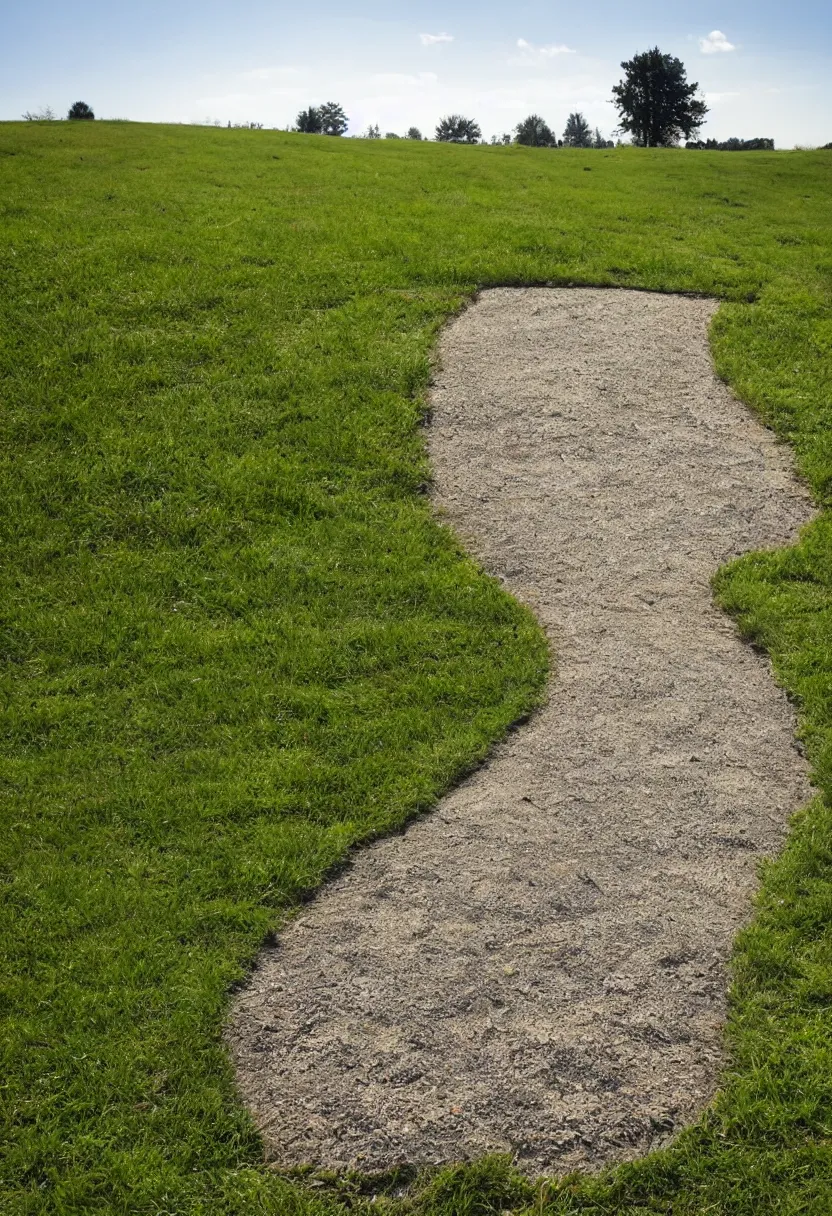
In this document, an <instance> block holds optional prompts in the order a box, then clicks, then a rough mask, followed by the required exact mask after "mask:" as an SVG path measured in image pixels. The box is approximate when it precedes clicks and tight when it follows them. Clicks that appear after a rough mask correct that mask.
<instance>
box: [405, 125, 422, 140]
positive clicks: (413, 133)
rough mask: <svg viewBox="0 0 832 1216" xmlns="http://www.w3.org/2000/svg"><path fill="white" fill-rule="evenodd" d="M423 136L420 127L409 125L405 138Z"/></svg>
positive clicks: (419, 137)
mask: <svg viewBox="0 0 832 1216" xmlns="http://www.w3.org/2000/svg"><path fill="white" fill-rule="evenodd" d="M421 138H422V132H421V131H420V130H419V128H418V127H408V128H407V135H405V139H421Z"/></svg>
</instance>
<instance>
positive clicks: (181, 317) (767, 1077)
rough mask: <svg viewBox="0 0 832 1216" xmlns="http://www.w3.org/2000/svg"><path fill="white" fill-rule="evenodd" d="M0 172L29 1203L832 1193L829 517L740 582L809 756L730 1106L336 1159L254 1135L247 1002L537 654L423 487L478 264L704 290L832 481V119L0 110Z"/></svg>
mask: <svg viewBox="0 0 832 1216" xmlns="http://www.w3.org/2000/svg"><path fill="white" fill-rule="evenodd" d="M0 185H1V186H2V189H0V220H2V230H3V240H2V244H1V245H0V259H1V260H2V266H0V271H1V272H2V284H3V289H2V292H0V308H2V315H3V319H2V328H0V342H1V343H2V354H1V355H0V359H2V363H0V368H1V370H0V375H2V414H3V443H2V447H1V448H0V459H2V460H3V465H4V467H3V476H2V478H1V479H0V490H2V496H3V500H2V506H1V507H0V519H2V528H3V537H2V580H3V588H2V610H3V619H2V639H3V643H2V644H3V677H2V679H3V711H4V750H3V760H2V772H3V780H4V812H3V814H4V819H3V831H2V835H1V836H0V850H1V851H2V860H0V892H2V939H0V940H2V951H3V955H2V985H3V987H2V1010H3V1016H4V1018H5V1025H4V1033H3V1036H2V1043H3V1053H4V1054H3V1061H2V1070H0V1084H2V1090H0V1093H2V1101H3V1118H4V1140H3V1145H4V1149H3V1152H4V1155H3V1165H2V1182H0V1208H2V1211H3V1213H4V1214H5V1213H9V1214H10V1216H12V1214H13V1216H23V1214H24V1213H25V1214H26V1216H30V1214H32V1213H37V1214H38V1216H40V1214H41V1213H43V1214H48V1216H69V1214H76V1213H79V1214H80V1213H104V1212H106V1213H114V1214H116V1213H118V1214H127V1213H130V1214H134V1213H142V1214H144V1213H148V1214H150V1213H154V1214H171V1216H172V1214H177V1216H179V1214H185V1213H187V1214H188V1216H196V1214H203V1213H204V1214H206V1216H207V1214H209V1213H210V1216H251V1214H254V1213H261V1214H270V1216H283V1214H284V1213H285V1214H286V1216H324V1214H330V1216H334V1214H335V1213H342V1212H346V1211H358V1212H365V1211H366V1212H370V1211H374V1212H378V1211H379V1210H385V1211H389V1212H391V1213H394V1214H396V1216H398V1214H401V1216H404V1213H418V1214H419V1216H489V1214H491V1213H499V1212H501V1211H503V1210H508V1211H516V1212H520V1211H523V1212H528V1213H530V1214H531V1213H537V1214H538V1216H543V1214H544V1213H545V1214H546V1216H555V1214H558V1213H574V1212H592V1213H631V1214H635V1213H648V1212H650V1213H653V1212H666V1213H674V1214H678V1216H681V1214H684V1213H694V1212H695V1213H705V1212H714V1213H725V1214H729V1213H730V1214H731V1216H741V1214H742V1216H745V1214H748V1216H751V1214H752V1213H753V1214H754V1216H759V1214H760V1213H775V1212H776V1213H778V1214H779V1213H785V1214H788V1216H791V1214H793V1213H794V1214H797V1213H807V1212H812V1213H814V1212H817V1213H828V1212H829V1211H830V1210H831V1209H832V931H831V930H830V924H832V811H830V802H831V801H832V800H831V799H830V795H831V794H832V730H831V729H830V724H831V720H832V556H830V555H831V554H832V543H830V542H832V536H830V523H829V518H828V516H823V517H821V518H820V519H819V520H818V521H817V522H816V523H815V524H813V525H812V526H811V527H810V528H809V529H808V530H807V531H806V533H805V536H804V538H803V540H802V542H801V544H800V545H799V546H797V547H796V548H794V549H791V550H788V551H783V552H780V553H776V554H773V555H767V556H761V557H760V556H758V557H749V558H746V559H744V560H742V561H740V562H738V563H735V564H734V565H733V566H732V567H731V568H729V569H728V570H726V571H723V572H721V573H720V575H719V576H718V579H717V584H716V585H717V593H718V595H719V596H720V598H721V600H722V602H723V603H724V604H725V605H726V606H727V607H728V608H729V609H730V610H731V611H732V612H733V613H735V614H736V616H737V618H738V620H739V621H740V623H741V626H742V628H743V629H744V630H745V631H746V632H747V633H748V635H749V636H750V637H752V638H753V639H754V640H755V641H756V642H757V643H758V644H759V645H761V646H764V647H766V648H767V649H768V650H769V651H770V653H771V654H772V656H773V659H774V662H775V665H776V668H777V671H778V673H779V676H780V678H781V679H782V680H783V682H784V684H785V685H786V686H787V687H788V688H789V689H790V690H791V692H792V693H793V694H794V695H795V696H796V697H798V698H799V699H800V702H801V704H802V707H803V715H804V716H803V730H804V735H805V739H806V744H807V747H808V749H809V752H810V755H811V759H812V763H813V765H814V771H815V773H816V776H817V781H818V783H819V785H820V786H821V789H822V791H823V797H822V798H819V799H818V800H817V801H816V803H815V804H814V805H813V806H812V807H811V808H810V809H809V810H808V811H807V812H806V813H804V814H803V815H802V816H800V817H799V819H798V821H797V822H796V824H795V828H794V832H793V835H792V839H791V843H790V846H789V848H788V849H787V851H786V853H785V855H784V856H783V858H782V859H781V860H779V861H778V862H776V863H775V864H773V865H770V866H769V867H767V869H766V871H765V875H764V887H763V892H762V895H761V898H760V906H759V910H758V914H757V917H756V920H755V922H754V925H753V926H752V927H751V928H750V929H749V930H748V931H746V932H745V933H744V934H743V935H742V938H741V940H740V941H739V943H738V945H737V950H736V983H735V991H734V997H733V1015H732V1023H731V1027H730V1047H731V1051H732V1066H731V1069H730V1071H729V1073H728V1075H727V1076H726V1079H725V1087H724V1091H723V1092H722V1094H721V1095H720V1097H719V1099H718V1101H717V1102H716V1104H715V1106H714V1108H713V1109H712V1111H710V1112H709V1113H708V1114H707V1115H706V1116H705V1117H704V1118H703V1120H702V1122H701V1123H700V1125H698V1126H697V1127H696V1128H693V1129H691V1130H690V1131H689V1132H688V1133H686V1134H684V1135H683V1136H682V1137H681V1138H680V1140H679V1141H678V1142H677V1144H676V1145H675V1146H674V1147H673V1148H671V1149H670V1150H668V1151H666V1152H664V1153H661V1154H656V1155H654V1156H652V1157H649V1158H647V1159H646V1160H644V1161H642V1162H639V1163H637V1164H635V1165H633V1166H630V1167H627V1168H624V1169H621V1170H618V1171H616V1172H613V1173H612V1174H610V1175H608V1176H606V1177H604V1178H603V1179H601V1180H592V1179H570V1180H566V1181H564V1182H562V1183H560V1184H558V1183H555V1182H550V1183H548V1184H545V1185H543V1184H541V1185H540V1186H538V1187H531V1186H530V1185H528V1184H526V1183H524V1182H523V1181H522V1180H520V1179H518V1178H517V1177H516V1176H515V1175H514V1174H513V1173H512V1171H511V1170H510V1168H509V1167H508V1166H507V1164H506V1163H505V1162H503V1161H499V1160H496V1161H488V1160H486V1161H483V1162H480V1163H477V1164H475V1165H473V1166H470V1167H463V1168H456V1169H452V1170H447V1171H444V1172H443V1173H442V1174H440V1175H439V1176H436V1177H433V1178H424V1179H421V1180H418V1181H417V1182H416V1183H414V1184H412V1185H411V1186H410V1187H409V1188H408V1189H406V1190H405V1191H404V1193H401V1185H400V1184H401V1183H402V1180H401V1179H398V1180H397V1179H395V1178H393V1179H392V1180H388V1183H387V1184H384V1185H383V1184H382V1182H381V1181H378V1182H375V1183H367V1182H366V1181H362V1180H361V1179H347V1180H345V1181H342V1182H341V1183H339V1184H337V1185H336V1186H334V1187H332V1188H326V1187H317V1188H312V1189H309V1188H307V1187H306V1186H304V1185H303V1183H302V1182H301V1181H298V1180H293V1179H291V1178H281V1177H278V1176H277V1175H275V1174H273V1173H271V1172H269V1171H268V1170H266V1169H265V1168H264V1167H263V1166H262V1164H261V1146H260V1144H259V1141H258V1139H257V1136H256V1135H255V1133H254V1131H253V1129H252V1127H251V1125H250V1123H249V1120H248V1118H247V1116H246V1115H245V1113H244V1112H243V1111H242V1110H241V1108H240V1107H239V1105H238V1103H237V1101H236V1099H235V1096H234V1092H233V1087H232V1082H231V1076H230V1071H229V1066H228V1063H227V1060H226V1058H225V1055H224V1052H223V1050H222V1045H221V1038H220V1034H221V1026H222V1021H223V1017H224V1011H225V1009H226V1007H227V1000H228V992H229V988H230V987H231V986H232V985H233V984H234V983H235V982H237V981H238V980H239V979H240V978H241V977H242V976H243V975H244V973H245V968H246V966H247V965H248V964H249V962H250V960H251V959H252V957H253V955H254V953H255V952H256V950H257V947H258V945H259V943H260V942H261V941H262V940H263V938H264V936H266V935H267V934H268V933H269V932H270V931H273V930H274V929H275V927H276V926H277V925H278V924H279V922H280V918H281V916H283V915H285V914H286V913H287V911H288V910H290V909H291V908H292V907H293V906H295V905H296V904H297V902H298V900H299V899H301V898H302V897H303V896H304V895H305V894H306V893H308V892H310V891H312V890H313V889H314V888H315V887H316V886H317V885H318V884H319V883H320V882H321V880H322V879H323V877H324V876H325V874H326V873H327V871H328V870H329V869H331V868H332V867H333V866H335V865H337V864H338V863H339V861H341V860H342V859H343V858H344V856H345V854H346V852H347V850H348V849H349V848H350V847H351V846H352V845H354V844H356V843H357V842H359V841H361V840H365V839H367V838H368V837H370V836H371V835H372V834H374V833H378V832H381V831H386V830H389V829H390V828H392V827H394V826H395V825H397V824H400V823H402V822H403V821H404V820H405V818H406V817H407V816H409V815H412V814H414V813H416V812H418V811H419V810H420V809H424V808H428V807H430V806H431V804H432V803H433V802H434V800H435V799H436V797H437V795H438V794H439V793H440V791H442V790H443V789H444V788H446V787H447V786H448V784H449V783H450V782H452V781H454V780H455V779H457V778H458V777H459V776H460V775H461V774H463V773H464V772H465V771H466V769H468V768H469V767H470V766H471V765H472V764H473V763H475V762H476V761H477V760H478V759H479V758H480V757H482V756H483V754H484V753H485V751H486V750H487V748H488V746H489V744H490V743H491V742H492V741H493V740H494V739H495V738H496V737H498V736H499V734H500V733H501V732H502V731H504V730H505V729H506V727H507V726H508V725H509V724H510V723H511V722H512V721H514V720H516V719H518V718H519V717H520V716H521V715H522V714H523V713H524V712H526V711H527V710H528V709H529V708H530V707H531V706H533V705H534V703H535V701H536V699H537V698H538V697H539V696H540V694H541V689H542V686H543V683H544V680H545V674H546V670H547V662H548V656H547V653H546V647H545V643H544V639H543V638H542V636H541V634H540V631H539V629H538V628H537V626H536V624H535V623H534V621H533V620H532V619H531V618H530V617H529V616H528V614H527V613H526V612H525V611H524V610H523V609H521V608H520V607H519V606H518V605H517V604H515V603H514V602H513V601H512V600H511V599H509V598H508V597H507V596H506V595H505V594H504V593H503V592H502V591H501V590H500V588H499V587H498V586H497V585H496V584H495V583H494V582H492V581H491V580H490V579H488V578H487V577H486V576H485V575H484V574H483V572H482V571H481V570H479V569H478V567H477V566H476V564H475V563H473V562H472V561H471V560H470V559H469V558H468V557H466V555H465V554H464V553H463V552H462V551H461V550H460V547H459V545H458V544H457V542H456V541H455V539H454V537H453V536H452V535H451V534H450V533H449V531H448V530H447V529H446V528H443V527H442V526H441V524H440V523H439V522H438V521H437V520H435V519H434V518H433V517H432V515H431V512H430V509H429V506H428V502H427V500H426V497H425V494H424V486H425V482H426V480H427V479H428V477H429V470H428V468H427V466H426V462H425V456H424V451H423V446H422V441H421V438H420V434H419V428H418V423H419V420H420V417H421V416H422V412H423V410H424V406H425V398H426V389H427V386H428V382H429V376H430V359H431V350H432V345H433V342H434V340H435V337H436V333H437V330H438V328H439V326H440V325H441V324H442V323H443V322H444V321H445V320H446V319H447V318H448V317H449V316H450V315H451V314H453V312H454V311H455V310H457V309H459V308H460V307H461V306H463V304H464V302H465V301H466V300H467V299H469V298H470V297H471V295H472V293H473V292H474V291H475V290H476V288H477V287H478V286H480V285H487V284H498V283H518V284H519V283H547V282H550V283H558V284H563V283H590V284H603V285H609V284H620V285H628V286H635V287H641V288H646V289H651V290H659V291H692V292H703V293H708V294H711V295H715V296H718V297H720V298H722V299H723V300H724V301H725V304H724V305H723V307H722V308H721V310H720V313H719V315H718V317H717V319H716V321H715V323H714V327H713V334H712V337H713V347H714V353H715V357H716V361H717V366H718V368H719V370H720V372H721V374H723V375H724V376H725V377H726V378H727V379H728V380H729V381H730V383H731V384H732V385H733V386H734V387H735V389H736V390H737V392H739V393H740V395H741V396H743V397H744V398H745V399H746V400H748V401H749V402H751V403H753V405H754V406H755V407H756V408H758V409H759V410H760V412H761V414H762V416H763V417H764V418H765V419H766V420H767V421H768V422H769V423H770V424H771V425H773V426H774V427H776V428H777V429H778V431H779V432H780V433H781V434H783V435H784V436H786V437H787V438H788V439H789V440H790V441H791V442H792V443H793V444H794V447H795V450H796V452H797V456H798V460H799V463H800V467H801V469H802V470H803V472H804V474H805V476H806V477H807V478H808V480H809V481H810V483H811V485H812V487H813V489H814V491H815V493H816V495H817V497H818V500H819V501H820V502H821V503H828V502H829V500H830V497H832V427H830V420H831V419H832V241H830V238H831V237H832V153H827V152H818V153H794V154H763V153H755V154H753V155H747V156H740V155H735V156H729V155H724V154H722V155H720V154H718V153H714V154H708V153H702V152H700V153H696V154H695V155H694V154H692V153H685V152H674V151H652V152H648V151H636V150H629V149H626V150H617V151H615V152H605V153H604V152H590V153H585V152H567V151H562V152H556V153H553V152H545V151H538V150H531V149H528V150H527V149H515V148H455V147H450V146H438V145H429V144H411V143H408V142H406V141H398V142H396V143H392V142H384V141H382V142H379V143H364V142H354V141H346V140H345V141H339V140H333V139H326V138H321V137H302V136H293V135H286V134H282V133H279V132H266V131H257V132H252V131H227V130H219V131H217V130H213V129H188V128H178V127H147V126H140V125H132V124H131V125H112V126H110V125H108V124H104V123H89V124H87V123H80V124H75V125H70V124H66V123H61V124H54V125H52V124H49V125H42V126H39V125H32V124H26V125H23V124H5V125H3V126H2V127H0ZM683 644H684V639H680V645H683ZM397 1186H398V1189H397ZM376 1188H377V1189H378V1190H379V1192H380V1197H379V1198H377V1201H376V1202H375V1203H373V1202H372V1195H373V1192H374V1189H376Z"/></svg>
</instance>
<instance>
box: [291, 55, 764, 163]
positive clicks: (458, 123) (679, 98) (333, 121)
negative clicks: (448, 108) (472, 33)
mask: <svg viewBox="0 0 832 1216" xmlns="http://www.w3.org/2000/svg"><path fill="white" fill-rule="evenodd" d="M621 67H622V68H623V70H624V76H623V78H622V79H621V80H620V81H619V82H618V84H617V85H615V86H614V87H613V90H612V101H613V104H614V105H615V107H616V109H617V110H618V129H617V130H618V134H619V135H620V134H627V135H629V136H630V137H631V140H632V142H633V143H634V144H635V145H636V146H637V147H640V148H667V147H677V146H678V144H679V142H680V141H681V139H682V138H683V137H684V138H685V139H686V140H688V141H689V143H688V146H689V147H694V148H699V147H706V148H711V147H714V148H718V149H719V150H727V151H734V150H736V151H752V150H762V149H765V150H770V149H772V148H773V147H774V141H773V140H769V139H751V140H739V139H729V140H726V141H725V142H724V143H718V142H717V141H716V140H707V141H706V142H705V143H704V144H703V143H702V142H701V141H697V140H696V139H695V138H694V137H695V136H696V135H697V134H698V132H699V129H700V127H701V126H702V125H703V123H704V121H705V118H706V116H707V114H708V107H707V105H706V104H705V102H704V101H703V100H702V98H700V97H699V96H697V94H698V92H699V84H698V82H696V81H693V82H689V81H688V78H687V72H686V70H685V65H684V64H683V63H682V61H681V59H677V58H676V57H675V56H674V55H668V54H665V53H664V52H663V51H660V50H659V48H658V47H657V46H656V47H653V48H652V49H651V50H648V51H642V52H641V53H640V54H638V55H634V56H633V58H632V59H625V60H624V61H623V62H622V64H621ZM348 125H349V123H348V119H347V116H346V114H345V113H344V110H343V108H342V107H341V106H340V105H338V104H337V103H336V102H332V101H329V102H326V103H325V104H324V105H322V106H310V107H309V108H308V109H307V110H302V111H301V113H300V114H298V116H297V120H296V124H295V128H294V129H295V130H296V131H304V132H307V133H308V134H314V135H344V134H346V131H347V127H348ZM381 137H382V136H381V131H380V130H379V128H378V126H377V125H372V126H371V127H370V128H369V129H368V130H367V131H366V132H365V138H368V139H381ZM385 138H386V139H398V138H399V136H398V135H397V134H396V133H395V132H394V131H388V132H387V134H386V135H385ZM405 138H406V139H422V138H423V137H422V133H421V131H419V129H418V128H417V127H411V128H410V129H409V130H408V132H407V135H406V136H405ZM434 138H435V139H436V140H437V141H438V142H439V143H454V144H478V143H481V142H484V141H483V139H482V130H481V128H480V125H479V123H478V122H477V121H476V120H475V119H473V118H467V117H466V116H465V115H463V114H448V115H446V116H445V117H444V118H442V119H441V120H440V122H439V123H438V125H437V127H436V131H435V134H434ZM690 141H692V142H690ZM491 143H492V144H494V143H504V144H509V143H517V144H523V145H525V146H526V147H532V148H561V147H567V148H610V147H612V146H613V141H612V140H608V139H605V138H604V137H603V136H602V135H601V132H600V131H599V130H598V128H597V127H596V128H595V130H594V131H593V130H591V128H590V126H589V123H588V122H587V121H586V119H585V118H584V116H583V114H581V113H580V112H577V111H576V112H575V113H573V114H570V115H569V119H568V121H567V123H566V127H565V129H564V131H563V136H562V138H560V139H558V138H557V137H556V136H555V134H554V132H553V130H552V128H551V127H550V126H549V124H548V123H547V122H546V121H545V120H544V119H543V118H541V117H540V115H539V114H530V115H529V116H528V118H524V119H523V121H522V122H519V123H518V124H517V126H516V127H515V128H514V133H513V135H503V136H499V137H498V136H492V139H491Z"/></svg>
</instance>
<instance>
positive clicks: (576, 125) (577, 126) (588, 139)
mask: <svg viewBox="0 0 832 1216" xmlns="http://www.w3.org/2000/svg"><path fill="white" fill-rule="evenodd" d="M563 142H564V144H565V146H566V147H567V148H591V147H592V131H591V130H590V126H589V123H588V122H587V120H586V119H585V118H584V116H583V114H581V113H579V112H578V111H577V110H576V111H575V113H574V114H570V115H569V118H568V119H567V120H566V126H565V127H564V129H563Z"/></svg>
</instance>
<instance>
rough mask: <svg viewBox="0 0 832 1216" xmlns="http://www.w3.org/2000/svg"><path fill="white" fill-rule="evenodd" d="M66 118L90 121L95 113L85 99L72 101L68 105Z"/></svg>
mask: <svg viewBox="0 0 832 1216" xmlns="http://www.w3.org/2000/svg"><path fill="white" fill-rule="evenodd" d="M67 118H72V119H85V120H86V121H90V120H92V119H93V118H95V115H94V114H93V112H92V110H91V109H90V107H89V106H88V105H87V103H86V102H85V101H74V102H73V103H72V105H71V106H70V107H69V113H68V114H67Z"/></svg>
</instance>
